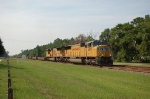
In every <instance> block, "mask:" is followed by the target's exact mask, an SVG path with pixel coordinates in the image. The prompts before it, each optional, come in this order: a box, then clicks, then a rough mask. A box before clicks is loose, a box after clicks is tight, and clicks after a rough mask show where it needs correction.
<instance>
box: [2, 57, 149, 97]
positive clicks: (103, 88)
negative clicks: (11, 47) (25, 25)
mask: <svg viewBox="0 0 150 99" xmlns="http://www.w3.org/2000/svg"><path fill="white" fill-rule="evenodd" d="M10 66H11V69H10V72H11V78H12V88H13V90H14V99H149V97H150V75H148V74H147V75H146V74H142V73H134V72H123V71H116V70H107V69H102V68H93V67H87V66H78V65H73V64H62V63H54V62H45V61H35V60H19V61H18V62H17V60H16V59H11V60H10ZM6 98H7V64H6V60H3V61H1V62H0V99H6Z"/></svg>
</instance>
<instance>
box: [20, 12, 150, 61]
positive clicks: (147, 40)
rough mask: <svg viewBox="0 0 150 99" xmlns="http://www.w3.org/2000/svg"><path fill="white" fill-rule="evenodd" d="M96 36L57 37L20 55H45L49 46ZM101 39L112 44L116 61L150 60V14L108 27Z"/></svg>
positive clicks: (70, 43) (85, 39)
mask: <svg viewBox="0 0 150 99" xmlns="http://www.w3.org/2000/svg"><path fill="white" fill-rule="evenodd" d="M95 38H96V35H95V34H92V33H89V34H88V36H85V35H84V34H80V35H79V36H78V37H75V38H71V39H60V38H57V39H55V40H54V42H53V43H49V44H47V45H42V46H38V45H37V47H36V48H34V49H31V50H28V49H27V50H22V52H21V53H20V54H18V55H20V56H21V55H22V54H25V55H26V56H45V51H46V49H48V48H53V47H59V46H62V45H72V44H76V43H80V42H85V41H92V40H95ZM99 40H101V41H105V42H107V44H108V45H110V47H111V51H112V52H111V53H112V56H113V59H114V60H115V61H126V62H131V61H135V62H150V61H149V60H150V17H149V15H145V18H142V17H137V18H135V19H133V21H131V22H127V23H124V24H118V25H116V26H115V27H114V28H111V29H109V28H107V29H105V30H104V31H103V32H102V33H101V35H100V36H99Z"/></svg>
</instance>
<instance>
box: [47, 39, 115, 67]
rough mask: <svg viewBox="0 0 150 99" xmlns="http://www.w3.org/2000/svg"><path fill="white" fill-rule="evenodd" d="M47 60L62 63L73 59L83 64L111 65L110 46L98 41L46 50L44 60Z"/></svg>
mask: <svg viewBox="0 0 150 99" xmlns="http://www.w3.org/2000/svg"><path fill="white" fill-rule="evenodd" d="M48 58H54V60H55V61H62V62H68V61H69V59H71V58H74V59H81V62H82V63H83V64H90V65H100V66H103V65H113V60H112V57H111V52H110V46H108V45H107V44H106V43H105V42H100V41H98V40H95V41H91V42H84V43H80V44H75V45H68V46H61V47H58V48H52V49H48V50H47V51H46V59H48Z"/></svg>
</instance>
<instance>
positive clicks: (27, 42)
mask: <svg viewBox="0 0 150 99" xmlns="http://www.w3.org/2000/svg"><path fill="white" fill-rule="evenodd" d="M147 14H149V15H150V0H0V38H1V39H2V41H3V45H4V47H5V49H6V51H9V55H14V54H19V53H20V52H21V50H26V49H33V48H35V47H36V46H37V45H40V46H41V45H45V44H49V43H50V42H53V41H54V40H55V39H57V38H60V39H66V38H68V39H70V38H72V37H73V38H75V37H77V36H78V35H79V34H85V35H87V34H89V33H90V32H92V33H94V34H97V37H96V38H97V39H98V38H99V35H100V34H101V32H102V31H104V29H106V28H110V29H111V28H113V27H115V26H116V25H117V24H119V23H122V24H123V23H126V22H130V21H132V20H133V19H135V18H137V17H143V18H144V17H145V15H147Z"/></svg>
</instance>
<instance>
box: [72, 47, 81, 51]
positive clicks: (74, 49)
mask: <svg viewBox="0 0 150 99" xmlns="http://www.w3.org/2000/svg"><path fill="white" fill-rule="evenodd" d="M72 50H73V51H76V50H80V47H79V48H73V49H72Z"/></svg>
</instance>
